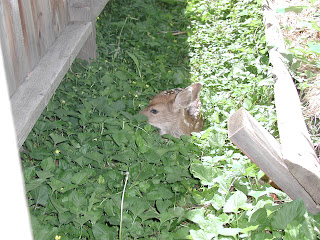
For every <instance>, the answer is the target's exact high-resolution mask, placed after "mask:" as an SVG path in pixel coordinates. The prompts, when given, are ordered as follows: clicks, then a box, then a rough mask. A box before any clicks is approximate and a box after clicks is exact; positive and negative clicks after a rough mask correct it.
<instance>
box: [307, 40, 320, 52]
mask: <svg viewBox="0 0 320 240" xmlns="http://www.w3.org/2000/svg"><path fill="white" fill-rule="evenodd" d="M308 46H309V48H310V49H311V50H312V51H313V52H315V53H317V54H320V43H315V42H309V43H308Z"/></svg>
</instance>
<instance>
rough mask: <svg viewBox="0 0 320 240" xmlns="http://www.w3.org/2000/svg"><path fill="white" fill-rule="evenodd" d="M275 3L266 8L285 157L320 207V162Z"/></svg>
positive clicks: (271, 60) (292, 170) (268, 3)
mask: <svg viewBox="0 0 320 240" xmlns="http://www.w3.org/2000/svg"><path fill="white" fill-rule="evenodd" d="M274 11H275V9H274V6H273V3H272V2H270V1H267V2H266V3H265V7H264V22H265V25H266V29H265V33H266V39H267V42H268V45H269V46H270V47H271V49H270V51H269V57H270V63H271V64H272V66H273V71H272V72H273V78H274V79H275V85H274V91H275V104H276V110H277V119H278V129H279V134H280V141H281V149H282V158H283V159H284V162H285V164H286V165H287V167H288V169H289V171H290V172H291V173H292V174H293V176H294V177H295V178H296V179H297V180H298V181H299V183H300V184H301V185H302V186H303V187H304V188H305V190H306V191H307V192H308V193H309V194H310V196H311V197H312V198H313V200H314V201H315V202H316V203H317V204H318V205H320V163H319V159H318V158H317V156H316V153H315V151H314V147H313V143H312V141H311V138H310V135H309V133H308V129H307V127H306V124H305V121H304V117H303V114H302V110H301V103H300V99H299V95H298V92H297V89H296V87H295V84H294V82H293V79H292V77H291V75H290V73H289V71H288V70H287V66H286V64H285V63H284V61H285V60H284V58H283V57H282V55H281V53H282V52H285V51H286V49H285V45H284V41H283V37H282V33H281V30H280V26H279V23H278V21H277V19H276V18H275V13H274Z"/></svg>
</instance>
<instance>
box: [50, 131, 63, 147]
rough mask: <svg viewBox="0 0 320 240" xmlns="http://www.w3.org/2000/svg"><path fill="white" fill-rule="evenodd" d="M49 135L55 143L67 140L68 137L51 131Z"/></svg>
mask: <svg viewBox="0 0 320 240" xmlns="http://www.w3.org/2000/svg"><path fill="white" fill-rule="evenodd" d="M49 136H50V137H51V138H52V140H53V142H54V144H55V145H57V144H59V143H61V142H64V141H66V140H67V138H65V137H63V136H61V135H58V134H56V133H51V134H50V135H49Z"/></svg>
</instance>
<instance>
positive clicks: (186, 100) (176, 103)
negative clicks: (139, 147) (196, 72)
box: [140, 83, 204, 138]
mask: <svg viewBox="0 0 320 240" xmlns="http://www.w3.org/2000/svg"><path fill="white" fill-rule="evenodd" d="M201 88H202V85H201V84H200V83H195V84H192V85H190V86H189V87H186V88H175V89H172V90H168V91H163V92H160V93H158V94H157V95H156V96H155V97H153V99H152V100H151V102H150V104H149V106H148V107H146V108H145V109H143V110H142V111H141V112H140V113H142V114H143V115H145V116H147V117H148V122H149V123H150V124H151V125H153V126H155V127H157V128H158V129H159V130H160V131H159V133H160V134H161V135H163V134H170V135H172V136H174V137H177V138H179V137H180V136H181V135H190V134H191V133H192V132H199V131H201V129H202V126H203V123H204V119H203V117H202V115H201V113H200V108H201V102H200V99H199V92H200V90H201Z"/></svg>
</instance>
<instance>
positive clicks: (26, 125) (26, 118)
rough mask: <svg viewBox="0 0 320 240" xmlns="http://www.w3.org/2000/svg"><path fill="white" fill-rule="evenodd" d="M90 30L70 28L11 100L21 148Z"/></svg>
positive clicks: (88, 26)
mask: <svg viewBox="0 0 320 240" xmlns="http://www.w3.org/2000/svg"><path fill="white" fill-rule="evenodd" d="M91 30H92V27H91V23H84V22H75V23H71V24H70V25H68V26H67V27H66V28H65V30H64V31H63V32H62V33H61V34H60V36H59V37H58V38H57V40H56V41H55V42H54V44H53V45H52V47H51V48H50V49H49V51H48V52H47V53H46V54H45V55H44V57H43V58H42V59H41V60H40V62H39V63H38V64H37V66H36V67H35V69H34V70H33V71H32V73H31V74H30V76H29V77H28V78H27V79H26V80H25V81H24V82H23V84H22V85H21V87H19V89H18V90H17V91H16V92H15V94H14V95H13V96H12V97H11V103H12V112H13V117H14V122H15V128H16V132H17V138H18V146H19V147H20V146H21V145H22V144H23V142H24V140H25V139H26V137H27V135H28V134H29V132H30V130H31V129H32V127H33V125H34V123H35V122H36V121H37V119H38V118H39V116H40V115H41V112H42V110H43V109H44V108H45V106H46V105H47V103H48V101H49V100H50V98H51V96H52V94H53V93H54V91H55V90H56V88H57V87H58V85H59V83H60V82H61V80H62V78H63V77H64V75H65V74H66V72H67V71H68V69H69V67H70V66H71V64H72V62H73V60H74V59H75V57H76V56H77V54H78V53H79V51H80V49H81V47H82V46H83V43H84V42H85V41H86V40H87V38H88V37H89V35H90V34H91Z"/></svg>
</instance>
